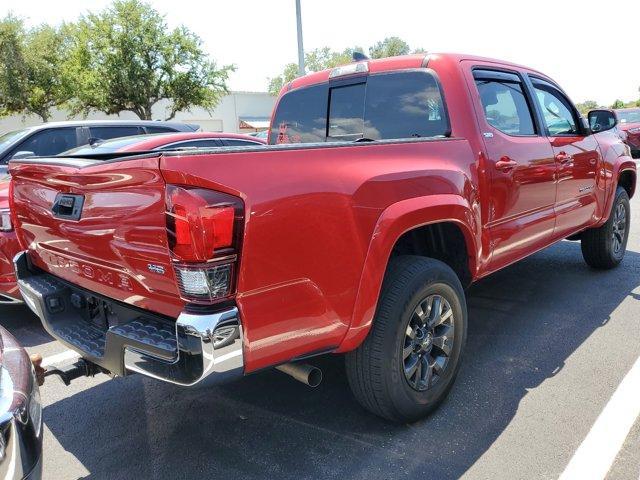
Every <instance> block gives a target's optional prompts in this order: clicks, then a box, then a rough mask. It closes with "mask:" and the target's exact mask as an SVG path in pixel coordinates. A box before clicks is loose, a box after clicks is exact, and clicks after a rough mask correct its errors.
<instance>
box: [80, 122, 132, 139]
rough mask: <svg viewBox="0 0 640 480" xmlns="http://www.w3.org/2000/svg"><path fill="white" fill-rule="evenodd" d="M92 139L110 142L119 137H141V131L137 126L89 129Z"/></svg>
mask: <svg viewBox="0 0 640 480" xmlns="http://www.w3.org/2000/svg"><path fill="white" fill-rule="evenodd" d="M89 131H90V132H91V134H90V135H91V138H99V139H100V140H110V139H112V138H118V137H130V136H132V135H140V134H141V133H142V131H141V129H140V128H138V127H136V126H128V125H121V126H104V127H89Z"/></svg>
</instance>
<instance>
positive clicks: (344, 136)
mask: <svg viewBox="0 0 640 480" xmlns="http://www.w3.org/2000/svg"><path fill="white" fill-rule="evenodd" d="M364 92H365V84H364V83H358V84H355V85H347V86H344V87H335V88H332V89H331V90H329V122H328V128H327V137H328V139H331V140H357V139H358V138H362V136H363V134H364Z"/></svg>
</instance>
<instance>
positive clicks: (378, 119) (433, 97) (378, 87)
mask: <svg viewBox="0 0 640 480" xmlns="http://www.w3.org/2000/svg"><path fill="white" fill-rule="evenodd" d="M364 117H365V131H364V136H365V137H367V138H372V139H374V140H377V139H384V138H411V137H435V136H438V135H447V134H448V122H447V116H446V112H445V109H444V104H443V101H442V96H441V95H440V89H439V88H438V85H437V83H436V79H435V78H434V77H433V76H432V75H431V74H429V73H427V72H404V73H390V74H382V75H372V76H371V77H370V78H369V80H368V82H367V101H366V105H365V110H364Z"/></svg>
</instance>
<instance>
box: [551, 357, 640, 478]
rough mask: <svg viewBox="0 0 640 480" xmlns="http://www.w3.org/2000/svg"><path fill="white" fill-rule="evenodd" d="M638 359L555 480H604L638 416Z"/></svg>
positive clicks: (639, 378)
mask: <svg viewBox="0 0 640 480" xmlns="http://www.w3.org/2000/svg"><path fill="white" fill-rule="evenodd" d="M638 392H640V358H638V359H636V361H635V363H634V364H633V366H632V367H631V370H629V373H627V375H626V376H625V377H624V379H623V380H622V382H621V383H620V385H618V388H617V389H616V391H615V392H614V394H613V396H612V397H611V398H610V399H609V402H607V405H606V406H605V407H604V410H603V411H602V413H600V416H599V417H598V419H597V420H596V422H595V423H594V424H593V426H592V427H591V430H590V431H589V433H588V434H587V436H586V437H585V439H584V440H583V441H582V443H581V444H580V447H578V450H576V453H575V454H574V455H573V457H572V458H571V461H570V462H569V464H568V465H567V467H566V468H565V470H564V472H562V475H560V479H559V480H577V479H580V480H582V479H585V478H588V479H590V480H597V479H602V478H605V476H606V475H607V472H608V471H609V469H610V468H611V465H613V462H614V461H615V459H616V456H617V454H618V452H619V451H620V449H621V448H622V445H623V444H624V441H625V439H626V438H627V435H628V434H629V430H631V427H632V426H633V424H634V423H635V421H636V418H638V416H640V401H638Z"/></svg>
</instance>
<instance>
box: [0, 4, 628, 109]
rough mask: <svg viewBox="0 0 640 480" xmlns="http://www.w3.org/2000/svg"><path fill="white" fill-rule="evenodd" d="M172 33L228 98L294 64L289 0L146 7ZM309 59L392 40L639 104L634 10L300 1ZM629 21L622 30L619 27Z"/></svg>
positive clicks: (44, 11) (43, 10)
mask: <svg viewBox="0 0 640 480" xmlns="http://www.w3.org/2000/svg"><path fill="white" fill-rule="evenodd" d="M109 3H110V1H107V0H64V1H52V0H0V16H4V15H5V14H6V13H8V12H9V11H11V12H13V13H14V14H16V15H18V16H20V17H23V18H24V19H25V20H26V21H27V23H28V24H30V25H35V24H39V23H44V22H46V23H50V24H58V23H60V22H63V21H73V20H75V19H76V18H77V17H78V16H79V15H80V14H82V13H85V12H87V11H88V10H91V11H96V10H100V9H102V8H104V7H105V6H107V5H108V4H109ZM149 3H151V4H152V5H153V6H154V7H155V8H156V9H157V10H158V11H160V12H161V13H163V14H165V15H166V19H167V22H168V23H169V26H170V27H175V26H177V25H185V26H186V27H188V28H189V29H190V30H192V31H193V32H194V33H196V34H197V35H199V36H200V37H201V38H202V40H203V45H204V48H205V50H206V51H207V52H208V53H209V54H210V55H211V57H212V58H213V59H215V60H216V61H217V62H218V63H219V64H220V65H225V64H235V65H236V67H237V71H236V72H235V73H233V74H232V76H231V78H230V82H229V87H230V88H231V89H232V90H247V91H265V90H266V87H267V78H268V77H273V76H276V75H278V74H279V73H280V72H281V71H282V69H283V67H284V66H285V65H286V64H287V63H289V62H296V61H297V41H296V22H295V0H267V1H260V0H243V1H238V0H235V1H228V0H227V1H219V0H218V1H216V0H210V1H207V2H202V1H190V0H179V1H176V0H151V1H149ZM301 3H302V25H303V35H304V47H305V50H310V49H314V48H319V47H324V46H329V47H331V48H333V49H336V50H342V49H344V48H346V47H350V46H361V47H364V48H365V51H366V49H368V47H369V46H371V45H373V44H374V43H375V42H376V41H378V40H382V39H384V38H385V37H387V36H392V35H396V36H399V37H401V38H403V39H404V40H405V41H407V42H408V43H409V45H410V46H411V47H412V48H417V47H421V48H423V49H425V50H427V51H430V52H457V53H467V54H476V55H482V56H487V57H493V58H499V59H503V60H509V61H513V62H516V63H520V64H523V65H526V66H528V67H531V68H535V69H537V70H540V71H542V72H544V73H545V74H547V75H549V76H550V77H552V78H553V79H555V80H556V81H557V82H558V83H559V84H560V86H562V87H563V88H564V90H566V91H567V93H568V94H569V96H570V97H571V98H572V99H573V100H574V101H575V102H581V101H584V100H595V101H597V102H598V103H600V104H602V105H609V104H611V103H613V101H614V100H615V99H617V98H620V99H622V100H624V101H629V100H634V99H637V98H638V97H639V96H640V92H639V88H640V53H639V46H640V28H639V27H638V22H639V21H640V1H638V0H613V1H611V0H610V1H609V2H604V1H602V0H601V1H592V0H584V1H578V0H535V1H533V2H523V1H517V0H514V1H501V0H482V1H477V0H476V1H456V0H448V1H444V2H442V1H438V2H436V1H429V0H417V1H410V0H393V1H384V2H383V1H377V0H369V1H364V0H322V1H318V0H315V1H314V0H301ZM626 19H629V22H628V23H625V20H626Z"/></svg>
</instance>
